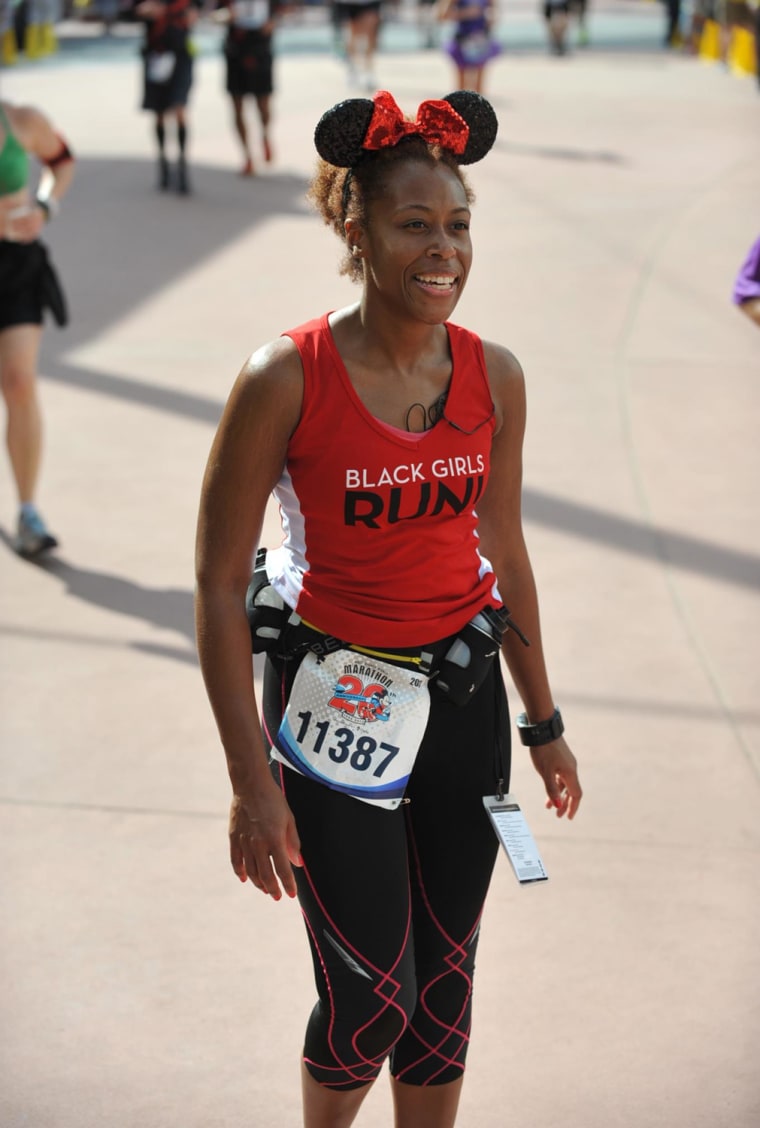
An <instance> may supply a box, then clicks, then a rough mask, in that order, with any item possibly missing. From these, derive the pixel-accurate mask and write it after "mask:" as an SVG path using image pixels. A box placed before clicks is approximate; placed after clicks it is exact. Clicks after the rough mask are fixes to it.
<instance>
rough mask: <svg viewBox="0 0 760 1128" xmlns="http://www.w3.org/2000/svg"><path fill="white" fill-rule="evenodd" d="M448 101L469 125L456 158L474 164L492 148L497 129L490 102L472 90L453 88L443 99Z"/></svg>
mask: <svg viewBox="0 0 760 1128" xmlns="http://www.w3.org/2000/svg"><path fill="white" fill-rule="evenodd" d="M443 100H444V102H448V103H449V105H450V106H452V107H453V108H454V109H455V110H456V112H457V113H458V114H459V116H460V117H461V118H464V120H465V121H466V122H467V124H468V126H469V127H470V136H469V137H468V139H467V145H466V146H465V150H464V152H463V153H462V155H461V156H460V157H459V158H458V159H459V163H460V164H463V165H468V164H475V162H476V161H479V160H482V159H483V157H484V156H485V155H486V153H487V152H489V150H490V149H491V148H492V146H493V143H494V141H495V140H496V134H497V133H498V131H499V122H498V121H497V118H496V113H495V111H494V108H493V106H492V105H491V103H490V102H489V101H488V100H487V99H486V98H484V97H483V96H482V94H476V93H475V91H474V90H455V91H454V93H453V94H447V95H446V97H445V98H444V99H443Z"/></svg>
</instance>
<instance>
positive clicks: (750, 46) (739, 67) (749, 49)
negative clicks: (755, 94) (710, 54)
mask: <svg viewBox="0 0 760 1128" xmlns="http://www.w3.org/2000/svg"><path fill="white" fill-rule="evenodd" d="M728 65H729V67H730V68H731V71H732V72H733V74H738V75H745V74H749V75H752V76H753V77H754V76H755V75H756V74H757V52H756V48H755V37H754V35H753V34H752V32H751V31H747V29H746V28H745V27H735V28H734V29H733V35H732V36H731V42H730V44H729V47H728Z"/></svg>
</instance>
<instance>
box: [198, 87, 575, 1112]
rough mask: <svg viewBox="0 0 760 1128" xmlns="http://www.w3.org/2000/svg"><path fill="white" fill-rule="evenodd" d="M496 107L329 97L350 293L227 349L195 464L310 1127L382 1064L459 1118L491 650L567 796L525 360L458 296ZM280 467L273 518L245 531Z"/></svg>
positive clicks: (219, 681) (214, 700) (229, 689)
mask: <svg viewBox="0 0 760 1128" xmlns="http://www.w3.org/2000/svg"><path fill="white" fill-rule="evenodd" d="M496 132H497V121H496V115H495V113H494V111H493V107H492V106H491V105H490V103H489V102H488V101H486V99H485V98H483V97H481V96H480V95H478V94H476V93H474V92H472V91H461V90H460V91H455V92H454V93H452V94H449V95H448V96H447V97H446V98H445V99H440V100H438V99H432V100H429V101H426V102H423V103H422V104H421V105H420V107H419V108H418V111H417V114H416V117H415V118H414V120H411V119H409V118H406V117H404V115H403V114H402V112H401V110H400V109H399V107H398V105H397V104H396V102H395V100H394V99H393V97H392V96H391V95H390V93H389V92H388V91H379V92H378V93H377V94H375V96H374V97H373V98H372V99H367V98H352V99H348V100H347V101H344V102H341V103H339V104H338V105H336V106H334V107H333V108H332V109H331V110H328V111H327V112H326V113H325V114H324V115H323V116H322V118H321V119H320V121H319V123H318V125H317V128H316V132H315V144H316V148H317V152H318V154H319V156H320V160H319V163H318V165H317V169H316V173H315V176H314V178H313V180H312V184H311V187H310V190H309V198H310V200H311V202H312V203H313V204H314V206H315V207H316V210H317V212H318V214H319V215H320V216H321V218H322V219H323V220H324V222H325V223H326V224H327V225H328V226H329V227H330V228H331V229H332V230H333V231H334V232H335V233H336V234H337V235H338V237H339V238H340V240H341V243H342V245H343V248H344V255H343V260H342V263H341V272H342V273H343V274H345V275H347V276H348V277H349V278H350V279H351V280H353V281H355V282H357V283H358V284H359V285H360V287H361V292H360V297H359V300H358V301H357V302H355V303H352V304H351V305H349V306H346V307H345V308H343V309H341V310H337V311H334V312H332V313H323V314H322V315H321V316H319V317H317V318H315V319H314V320H312V321H310V322H307V323H306V324H304V325H301V326H298V327H297V328H295V329H290V330H288V332H287V333H285V334H284V335H283V336H282V337H280V338H278V339H277V340H275V341H271V342H269V343H268V344H266V345H264V346H263V347H262V348H260V349H258V350H257V351H256V352H255V353H254V354H253V356H252V357H251V358H250V359H249V361H247V362H246V363H245V365H244V366H243V368H242V371H241V373H240V375H239V377H238V379H237V381H236V382H235V385H234V387H233V390H232V392H231V394H230V396H229V399H228V402H227V404H226V406H225V409H224V412H223V415H222V420H221V422H220V425H219V428H218V430H217V433H216V436H215V438H214V441H213V444H212V449H211V452H210V454H209V458H208V463H207V468H206V472H205V475H204V481H203V486H202V491H201V499H200V507H199V515H198V531H197V541H196V577H197V583H196V634H197V641H198V654H199V658H200V664H201V670H202V674H203V678H204V681H205V685H206V690H207V693H208V696H209V700H210V703H211V707H212V710H213V712H214V715H215V718H216V723H217V727H218V729H219V734H220V738H221V743H222V746H223V748H224V752H225V756H226V761H227V770H228V774H229V777H230V781H231V784H232V792H233V796H232V803H231V808H230V818H229V850H230V860H231V863H232V867H233V870H234V872H235V874H236V875H237V877H238V879H239V880H240V881H241V882H247V881H249V880H250V881H251V882H252V883H253V885H254V886H255V887H256V888H257V889H259V890H261V891H262V892H263V893H265V894H267V895H269V896H271V897H273V898H274V899H275V900H280V898H281V897H282V892H283V890H284V891H285V893H286V894H287V895H288V896H290V897H295V896H297V897H298V899H299V902H300V906H301V910H302V913H303V916H304V920H305V923H306V929H307V936H308V942H309V945H310V948H311V955H312V960H313V968H314V978H315V983H316V992H317V1000H316V1003H315V1005H314V1007H313V1009H312V1011H311V1014H310V1017H309V1019H308V1023H307V1028H306V1034H305V1039H304V1044H303V1053H302V1061H301V1083H302V1094H303V1124H304V1126H305V1128H348V1126H349V1125H351V1124H352V1123H353V1122H354V1119H355V1118H356V1116H357V1114H358V1111H359V1109H360V1107H361V1104H362V1101H363V1100H364V1097H365V1096H366V1094H367V1092H368V1089H369V1087H370V1086H371V1084H372V1083H373V1082H374V1081H375V1079H376V1078H377V1076H378V1075H379V1073H380V1071H381V1069H382V1067H383V1065H384V1064H385V1063H386V1062H387V1063H388V1065H389V1069H390V1085H391V1094H392V1100H393V1105H394V1124H395V1126H396V1128H421V1126H422V1125H424V1126H425V1128H433V1126H435V1128H453V1125H454V1124H455V1121H456V1116H457V1108H458V1103H459V1097H460V1093H461V1087H462V1081H463V1075H464V1068H465V1059H466V1055H467V1047H468V1044H469V1039H470V1034H471V1013H472V1012H471V1008H472V986H473V974H474V965H475V953H476V949H477V942H478V934H479V928H480V920H481V914H482V911H483V904H484V900H485V897H486V893H487V890H488V886H489V882H490V879H491V874H492V870H493V866H494V862H495V859H496V855H497V839H496V836H495V835H494V833H493V830H492V829H491V825H490V822H489V820H488V816H487V814H486V812H485V808H484V805H483V798H484V797H485V796H495V795H500V794H502V793H504V792H506V791H508V788H509V775H510V763H511V741H510V724H509V712H508V708H507V700H506V693H505V687H504V682H503V678H502V671H501V666H500V658H499V655H500V653H501V654H502V655H503V657H504V659H505V661H506V663H507V664H508V667H509V670H510V673H511V675H512V679H513V681H514V683H515V686H516V687H517V689H518V692H519V693H520V696H521V698H522V701H523V704H524V706H525V710H526V712H525V714H523V715H521V716H520V717H518V718H517V725H518V728H519V731H520V736H521V740H522V743H523V744H525V745H527V746H528V747H529V749H530V754H531V756H532V759H533V763H534V766H535V768H536V770H537V771H538V773H539V775H540V777H541V779H542V781H543V785H544V788H545V790H546V806H547V807H548V808H550V809H552V810H553V811H554V812H555V814H556V815H557V816H559V817H561V816H564V815H567V816H568V818H570V819H572V818H573V817H574V815H575V814H576V812H577V810H578V807H579V803H580V801H581V786H580V783H579V779H578V771H577V765H576V761H575V757H574V755H573V753H572V752H571V750H570V748H569V746H568V745H567V743H566V742H565V739H564V736H563V728H564V726H563V722H562V718H561V715H560V712H559V710H558V709H557V708H556V707H555V703H554V698H553V695H552V691H551V688H550V684H549V679H548V675H547V671H546V666H545V661H544V656H543V648H542V643H541V630H540V626H539V614H538V600H537V596H536V589H535V583H534V579H533V573H532V569H531V565H530V560H529V557H528V554H527V549H526V546H525V541H524V537H523V531H522V522H521V517H520V508H521V507H520V497H521V463H522V445H523V434H524V426H525V414H526V408H525V379H524V376H523V372H522V368H521V367H520V364H519V363H518V361H517V359H516V358H515V357H514V356H513V354H512V353H511V352H510V351H509V350H508V349H506V348H504V347H503V346H501V345H498V344H495V343H493V342H488V341H482V340H481V339H480V337H478V336H477V334H475V333H473V332H471V331H470V330H467V329H465V328H463V327H462V326H459V325H456V324H454V323H453V322H451V320H450V317H451V314H452V313H453V311H454V309H455V307H456V305H457V301H458V299H459V296H460V294H461V292H462V289H463V288H464V285H465V283H466V281H467V278H468V276H469V271H470V266H471V262H472V242H471V238H470V214H471V205H472V202H473V195H472V192H471V190H470V188H469V185H468V182H467V179H466V177H465V174H464V172H463V171H462V166H466V165H469V164H472V163H474V162H475V161H478V160H480V159H482V158H483V157H484V156H485V155H486V154H487V153H488V151H489V150H490V148H491V147H492V145H493V142H494V140H495V137H496ZM317 284H319V283H317ZM270 493H273V494H274V497H275V500H276V501H277V503H278V505H279V508H280V515H281V521H282V530H283V540H282V543H281V544H280V545H279V546H278V547H276V548H273V549H272V548H269V549H265V548H264V547H263V546H259V548H258V551H257V546H258V545H259V540H260V538H261V535H262V525H263V520H264V515H265V511H266V509H267V506H268V504H269V499H270ZM252 564H253V574H251V573H252ZM504 601H507V603H508V606H509V608H510V610H509V611H508V610H507V607H506V606H505V604H504ZM523 632H524V633H523ZM252 648H253V651H254V653H255V655H257V656H258V655H261V654H265V656H266V657H265V666H264V689H263V702H262V706H263V709H262V715H260V714H259V706H258V703H257V699H256V692H255V687H254V677H253V669H252V662H251V650H252ZM251 1009H252V1012H253V1011H255V1001H254V1000H253V999H252V1000H251Z"/></svg>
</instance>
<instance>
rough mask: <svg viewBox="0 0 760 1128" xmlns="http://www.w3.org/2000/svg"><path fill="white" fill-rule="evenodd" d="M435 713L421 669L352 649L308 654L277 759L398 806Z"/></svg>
mask: <svg viewBox="0 0 760 1128" xmlns="http://www.w3.org/2000/svg"><path fill="white" fill-rule="evenodd" d="M429 712H430V696H429V693H428V687H427V679H426V678H424V677H423V676H422V675H421V674H419V673H415V672H414V671H410V670H408V669H400V668H398V667H396V666H391V665H390V664H389V663H387V662H381V661H378V660H375V659H362V658H357V657H356V656H355V655H354V654H352V653H351V652H350V651H347V650H339V651H336V652H334V653H333V654H329V655H327V656H326V657H324V658H321V659H320V658H317V656H316V655H315V654H307V656H306V658H305V659H304V661H303V663H302V664H301V666H300V668H299V670H298V673H297V674H296V678H295V681H294V683H293V689H292V691H291V694H290V701H289V702H288V707H287V709H286V711H285V716H284V717H283V719H282V724H281V725H280V729H279V732H278V733H277V736H276V738H275V743H274V747H273V748H272V756H273V758H274V759H275V760H279V761H280V762H281V763H284V764H287V765H288V767H291V768H294V769H295V770H296V771H298V772H300V773H301V774H302V775H305V776H307V777H308V778H309V779H313V780H315V781H317V782H319V783H323V784H325V785H326V786H327V787H330V788H332V789H333V790H334V791H342V792H344V793H345V794H346V795H352V796H353V797H354V798H356V799H362V800H364V801H365V802H367V803H372V804H374V805H377V806H382V807H389V808H394V807H398V805H399V804H400V803H401V800H402V799H403V796H404V791H405V790H406V785H407V781H408V779H409V775H410V773H411V770H412V768H413V767H414V761H415V758H416V756H417V751H418V749H419V746H420V742H421V741H422V737H423V734H424V732H425V728H426V726H427V719H428V713H429Z"/></svg>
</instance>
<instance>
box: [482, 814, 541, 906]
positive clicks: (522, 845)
mask: <svg viewBox="0 0 760 1128" xmlns="http://www.w3.org/2000/svg"><path fill="white" fill-rule="evenodd" d="M483 806H484V807H485V809H486V811H488V817H489V818H490V820H491V823H492V824H493V828H494V830H495V831H496V837H497V838H498V839H499V842H501V844H502V846H503V847H504V849H505V851H506V854H507V857H508V858H509V862H510V865H511V866H512V869H513V870H514V871H515V877H516V878H517V880H518V881H519V882H520V884H521V885H533V884H535V882H537V881H548V879H549V875H548V873H547V872H546V869H545V868H544V863H543V861H542V860H541V855H540V854H539V852H538V847H537V846H536V843H535V842H534V841H533V835H532V834H531V832H530V827H529V826H528V824H527V822H526V821H525V815H524V814H523V813H522V811H521V810H520V804H519V803H518V802H517V800H516V799H515V797H514V795H505V796H504V797H503V799H499V798H498V796H496V795H484V796H483Z"/></svg>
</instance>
